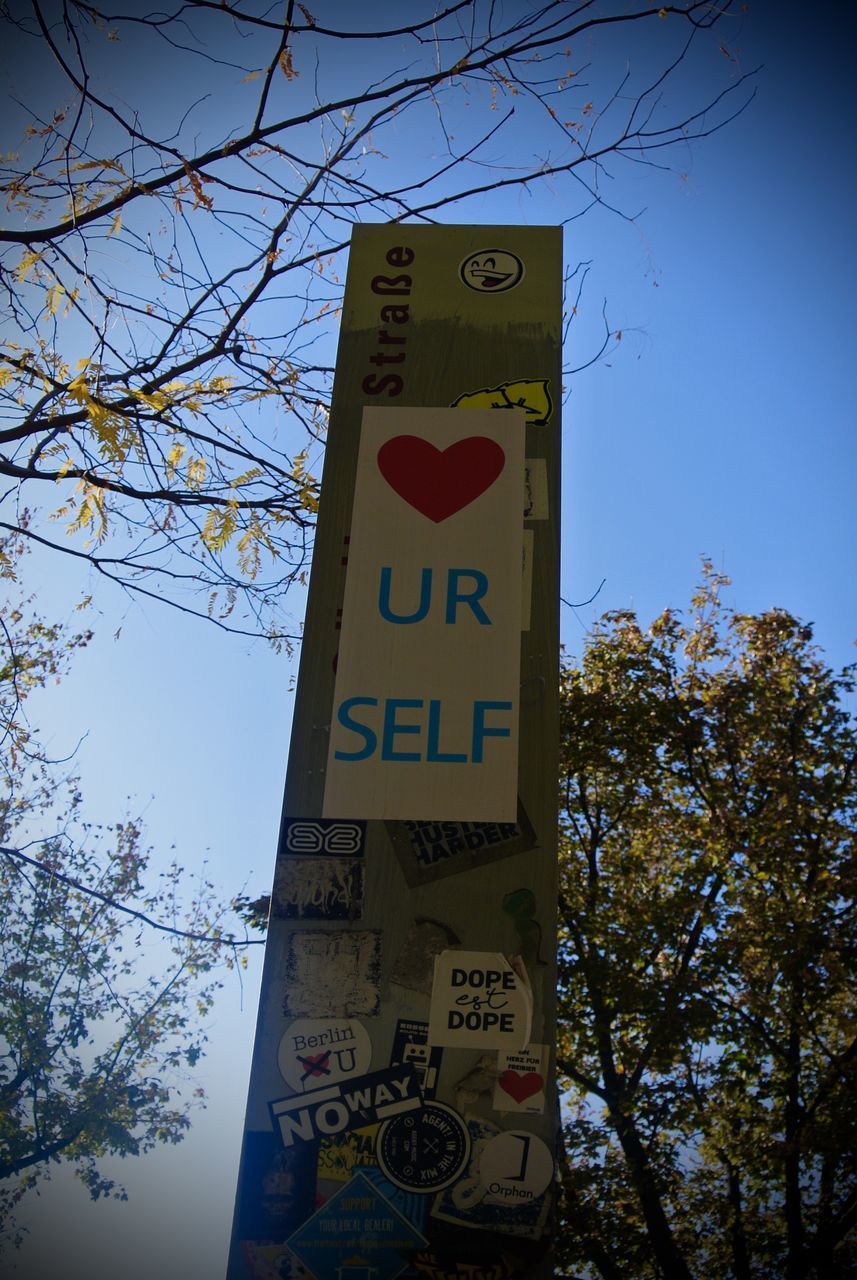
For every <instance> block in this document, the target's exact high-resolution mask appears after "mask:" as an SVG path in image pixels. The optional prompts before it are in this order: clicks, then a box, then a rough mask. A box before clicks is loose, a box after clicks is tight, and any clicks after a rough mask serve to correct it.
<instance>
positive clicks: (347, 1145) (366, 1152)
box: [318, 1124, 380, 1182]
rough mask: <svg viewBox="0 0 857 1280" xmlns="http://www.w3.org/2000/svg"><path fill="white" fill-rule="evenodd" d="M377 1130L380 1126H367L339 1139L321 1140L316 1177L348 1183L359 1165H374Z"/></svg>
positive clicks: (345, 1134) (353, 1130)
mask: <svg viewBox="0 0 857 1280" xmlns="http://www.w3.org/2000/svg"><path fill="white" fill-rule="evenodd" d="M379 1128H380V1125H377V1124H368V1125H366V1126H365V1127H364V1128H362V1129H352V1130H351V1132H350V1133H344V1134H342V1136H341V1137H340V1136H338V1135H337V1137H335V1138H333V1137H331V1138H322V1140H321V1146H320V1148H319V1153H318V1176H319V1177H320V1178H329V1179H330V1180H331V1181H332V1182H349V1181H350V1180H351V1175H352V1174H353V1173H354V1172H355V1171H356V1169H357V1168H358V1167H359V1166H360V1165H366V1164H370V1165H371V1164H375V1163H376V1161H375V1135H376V1134H377V1132H378V1129H379Z"/></svg>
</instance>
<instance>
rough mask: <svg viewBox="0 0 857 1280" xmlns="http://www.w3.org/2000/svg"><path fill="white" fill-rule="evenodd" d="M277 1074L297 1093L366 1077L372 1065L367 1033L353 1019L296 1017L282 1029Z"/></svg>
mask: <svg viewBox="0 0 857 1280" xmlns="http://www.w3.org/2000/svg"><path fill="white" fill-rule="evenodd" d="M277 1063H278V1065H279V1068H280V1074H281V1075H282V1077H283V1079H284V1080H285V1082H286V1084H289V1085H291V1087H292V1088H293V1089H294V1090H295V1091H296V1092H297V1093H306V1092H307V1091H308V1090H310V1089H319V1088H321V1087H323V1086H324V1085H326V1084H336V1083H337V1081H339V1080H346V1079H348V1078H349V1077H350V1076H365V1074H366V1072H367V1071H368V1070H369V1067H370V1066H371V1064H372V1042H371V1040H370V1039H369V1033H368V1031H367V1030H366V1028H365V1027H364V1026H362V1024H361V1023H359V1022H356V1021H355V1020H354V1019H353V1018H339V1019H337V1018H298V1019H296V1020H295V1021H294V1022H292V1023H290V1024H289V1026H287V1027H286V1029H285V1031H284V1032H283V1035H282V1038H281V1040H280V1047H279V1050H278V1052H277Z"/></svg>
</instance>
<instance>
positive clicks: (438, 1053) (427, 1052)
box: [390, 1018, 443, 1098]
mask: <svg viewBox="0 0 857 1280" xmlns="http://www.w3.org/2000/svg"><path fill="white" fill-rule="evenodd" d="M442 1057H443V1050H442V1049H441V1048H439V1046H438V1045H434V1044H429V1038H428V1023H427V1022H417V1021H415V1020H414V1019H413V1018H400V1019H399V1021H398V1023H397V1024H396V1034H395V1036H394V1037H393V1048H392V1051H391V1053H390V1065H391V1066H393V1065H394V1064H395V1063H397V1062H408V1063H410V1065H411V1066H412V1067H415V1068H416V1071H417V1075H418V1076H419V1078H420V1088H421V1089H422V1092H423V1097H424V1098H433V1097H434V1096H435V1093H436V1092H437V1078H438V1074H439V1072H440V1063H441V1058H442Z"/></svg>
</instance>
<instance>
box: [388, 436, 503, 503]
mask: <svg viewBox="0 0 857 1280" xmlns="http://www.w3.org/2000/svg"><path fill="white" fill-rule="evenodd" d="M505 464H506V455H505V453H504V452H503V450H502V449H501V448H500V446H499V444H497V441H496V440H490V439H489V438H488V437H487V436H467V438H466V439H464V440H456V442H455V444H451V445H450V446H449V448H448V449H438V448H436V447H435V445H433V444H432V443H431V442H430V441H429V440H423V439H422V438H421V437H420V436H393V437H392V439H390V440H388V441H387V442H386V444H382V445H381V448H380V449H379V450H378V467H379V469H380V472H381V475H382V476H383V477H384V479H385V480H386V481H387V484H388V485H389V486H390V488H391V489H394V490H395V492H396V493H397V494H398V495H399V497H400V498H404V500H405V502H407V503H408V504H409V505H410V506H412V507H415V508H416V510H417V511H419V512H420V513H421V514H422V515H424V516H428V518H429V520H433V521H434V522H435V524H440V522H441V520H446V519H447V518H448V517H449V516H454V515H455V513H456V511H461V509H462V507H466V506H468V505H469V504H470V503H471V502H473V501H475V499H476V498H478V497H479V496H480V494H483V493H484V492H485V490H486V489H489V488H490V487H491V485H492V484H493V483H494V481H495V480H496V479H497V477H498V476H499V474H500V472H501V471H502V470H503V467H504V466H505Z"/></svg>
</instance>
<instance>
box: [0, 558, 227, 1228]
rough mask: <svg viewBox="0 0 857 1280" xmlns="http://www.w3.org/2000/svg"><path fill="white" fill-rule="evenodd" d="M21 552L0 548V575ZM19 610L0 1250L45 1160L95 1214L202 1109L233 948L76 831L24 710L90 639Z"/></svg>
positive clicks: (108, 837) (1, 941)
mask: <svg viewBox="0 0 857 1280" xmlns="http://www.w3.org/2000/svg"><path fill="white" fill-rule="evenodd" d="M23 554H24V552H23V549H22V547H20V546H10V545H9V541H8V540H7V541H6V542H5V543H0V563H5V564H6V566H7V567H8V565H9V564H10V563H20V560H21V557H22V555H23ZM0 581H2V582H3V586H4V587H6V586H7V585H8V580H6V581H4V580H3V579H2V578H0ZM31 609H32V601H24V602H22V603H21V605H19V606H12V605H6V606H3V607H2V608H0V641H2V648H0V738H2V749H0V760H2V774H0V1235H2V1234H4V1233H5V1234H7V1235H14V1225H13V1224H14V1217H13V1210H14V1207H15V1205H16V1204H17V1203H18V1201H19V1200H20V1198H21V1197H22V1196H23V1195H24V1194H25V1193H26V1192H27V1191H28V1190H29V1189H30V1188H32V1187H34V1186H35V1185H36V1183H37V1182H38V1181H39V1180H40V1179H43V1178H46V1177H49V1176H50V1170H51V1167H52V1166H53V1165H55V1164H56V1163H58V1162H59V1161H63V1160H64V1161H70V1162H71V1163H72V1164H73V1165H74V1166H75V1172H76V1174H77V1175H78V1176H79V1177H80V1178H81V1179H82V1181H83V1182H84V1184H85V1185H86V1187H87V1188H88V1190H89V1192H90V1194H91V1195H92V1197H93V1198H94V1199H97V1198H98V1197H99V1196H102V1195H114V1196H119V1197H124V1192H123V1190H122V1188H121V1186H118V1185H117V1184H116V1183H115V1181H114V1180H113V1178H111V1177H109V1176H107V1174H105V1173H104V1172H103V1171H102V1168H101V1166H100V1164H99V1161H100V1160H101V1158H102V1157H105V1156H109V1155H119V1156H128V1155H138V1154H140V1153H142V1152H144V1151H148V1150H150V1149H151V1148H152V1147H153V1146H155V1144H156V1143H161V1142H178V1141H180V1140H181V1138H182V1136H183V1134H184V1133H185V1131H186V1130H187V1129H188V1127H189V1125H190V1116H191V1113H192V1111H193V1109H194V1108H196V1107H200V1106H203V1105H204V1091H203V1090H202V1089H201V1088H200V1087H199V1086H198V1085H197V1084H195V1083H194V1081H193V1078H192V1076H191V1074H190V1068H192V1067H193V1066H194V1065H195V1063H196V1062H197V1060H198V1059H199V1057H200V1056H201V1054H202V1053H203V1052H204V1047H205V1043H206V1040H207V1030H206V1018H207V1014H208V1012H209V1010H210V1008H211V1005H212V1001H213V999H214V996H215V993H216V992H217V990H218V989H219V988H220V987H221V986H222V985H223V975H224V970H225V969H226V968H232V967H234V966H235V965H236V964H239V965H240V964H242V963H243V954H242V951H241V948H242V946H243V945H246V943H244V942H242V940H241V939H234V940H230V938H229V935H228V931H227V929H226V928H225V924H226V922H227V920H228V919H230V918H231V919H232V920H235V917H234V916H233V915H232V913H231V909H230V907H228V906H226V905H224V904H222V903H220V902H219V901H218V898H217V895H216V894H215V891H214V888H213V886H212V885H211V884H210V883H209V881H208V880H207V878H206V876H205V874H204V871H203V872H202V873H200V874H196V875H194V877H193V878H192V879H191V878H190V877H189V876H188V875H186V873H185V872H184V871H183V869H182V867H181V866H180V865H179V864H178V863H177V862H175V861H173V862H171V863H170V864H169V865H167V866H166V867H165V869H164V870H163V871H161V872H160V873H159V874H157V875H155V874H154V872H153V870H152V868H151V867H150V865H149V851H148V850H147V849H146V848H145V846H144V844H143V835H142V830H141V826H140V822H139V820H134V819H125V820H124V821H121V822H118V823H115V824H112V825H109V826H98V825H92V824H90V823H88V822H86V821H84V819H83V816H82V814H83V810H82V798H81V793H80V791H79V789H78V785H77V779H76V778H75V777H73V776H71V775H70V774H69V770H68V764H67V763H66V764H63V763H62V762H56V761H53V760H51V759H50V758H49V757H48V756H47V755H46V753H45V751H44V750H43V748H42V747H41V745H40V743H39V740H38V736H37V735H36V734H35V733H34V732H33V730H32V729H31V728H30V725H29V722H28V718H27V710H28V708H27V700H28V698H29V697H30V696H31V695H32V694H33V693H34V692H35V691H37V690H39V689H42V688H44V687H45V686H47V685H49V684H51V683H53V682H54V681H55V680H58V679H59V678H60V677H61V675H62V674H63V672H64V671H65V670H66V668H67V666H68V663H69V662H70V660H71V659H72V657H73V655H74V653H75V652H76V651H77V650H79V649H80V648H81V647H82V646H83V645H85V644H87V643H88V641H89V639H90V633H89V632H88V631H85V630H83V631H80V632H77V633H72V632H71V631H70V630H69V629H68V628H66V627H63V626H60V625H56V624H47V623H45V622H44V621H42V620H41V619H39V618H38V617H35V616H33V614H32V613H31ZM188 895H189V900H187V899H188ZM183 899H184V900H185V901H183Z"/></svg>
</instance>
